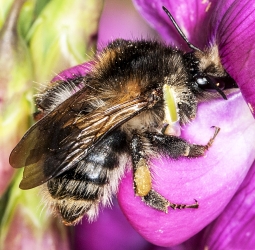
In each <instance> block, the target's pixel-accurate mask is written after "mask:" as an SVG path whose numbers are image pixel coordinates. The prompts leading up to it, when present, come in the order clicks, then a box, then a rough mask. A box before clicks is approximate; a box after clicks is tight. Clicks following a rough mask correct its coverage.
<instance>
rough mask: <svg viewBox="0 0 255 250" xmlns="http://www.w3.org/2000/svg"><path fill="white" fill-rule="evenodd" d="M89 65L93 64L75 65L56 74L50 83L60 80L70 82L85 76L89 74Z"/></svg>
mask: <svg viewBox="0 0 255 250" xmlns="http://www.w3.org/2000/svg"><path fill="white" fill-rule="evenodd" d="M91 64H93V62H86V63H83V64H79V65H76V66H74V67H71V68H69V69H66V70H63V71H62V72H60V73H59V74H57V75H56V76H55V77H54V78H53V79H52V80H51V82H55V81H60V80H63V81H66V80H71V79H74V78H77V77H81V76H85V75H86V74H87V73H88V72H89V70H90V67H91Z"/></svg>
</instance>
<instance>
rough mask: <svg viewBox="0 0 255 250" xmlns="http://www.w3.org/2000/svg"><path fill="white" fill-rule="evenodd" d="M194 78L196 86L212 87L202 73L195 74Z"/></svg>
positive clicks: (202, 87)
mask: <svg viewBox="0 0 255 250" xmlns="http://www.w3.org/2000/svg"><path fill="white" fill-rule="evenodd" d="M194 80H195V82H196V84H197V85H198V87H200V88H201V89H204V90H207V89H211V88H212V87H211V84H210V82H209V81H208V80H209V79H208V78H207V77H206V76H204V75H202V74H196V76H195V77H194Z"/></svg>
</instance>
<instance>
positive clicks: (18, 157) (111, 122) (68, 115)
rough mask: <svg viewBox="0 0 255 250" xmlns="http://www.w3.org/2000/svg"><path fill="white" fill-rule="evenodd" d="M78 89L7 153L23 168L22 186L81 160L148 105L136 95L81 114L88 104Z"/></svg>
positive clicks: (63, 170)
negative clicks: (124, 100)
mask: <svg viewBox="0 0 255 250" xmlns="http://www.w3.org/2000/svg"><path fill="white" fill-rule="evenodd" d="M85 97H86V96H85V93H84V92H82V91H79V92H77V93H76V94H75V95H74V96H73V97H71V98H69V99H67V100H66V101H64V102H63V103H62V104H60V105H59V106H58V107H56V108H55V109H54V110H53V111H52V112H50V113H49V114H47V115H46V116H45V117H44V118H42V119H41V120H39V121H38V122H37V123H36V124H34V125H33V126H32V127H31V128H30V129H29V130H28V131H27V133H26V134H25V135H24V136H23V138H22V139H21V141H20V142H19V143H18V145H17V146H16V147H15V148H14V149H13V151H12V153H11V155H10V164H11V165H12V166H13V167H14V168H21V167H25V169H24V173H23V179H22V181H21V183H20V188H21V189H30V188H33V187H36V186H39V185H41V184H43V183H45V182H46V181H48V180H49V179H51V178H53V177H56V176H58V175H60V174H61V173H63V172H65V171H67V170H68V169H70V168H72V167H73V166H74V165H75V164H77V163H78V162H79V161H81V160H82V159H83V158H84V157H85V156H86V154H87V153H88V152H89V150H91V149H92V148H93V147H94V146H95V145H96V143H97V142H98V141H99V140H101V139H102V138H103V137H104V136H105V135H106V134H108V133H109V132H110V131H112V130H113V129H114V128H116V127H117V126H120V125H121V124H122V123H124V122H125V121H127V120H129V119H131V118H132V117H134V116H135V115H137V114H138V113H139V112H141V111H142V110H143V109H145V108H146V107H147V106H148V102H146V101H144V100H142V99H141V98H135V99H133V100H130V101H126V102H124V103H120V104H118V103H116V100H115V104H114V103H110V104H107V105H108V106H104V107H103V108H99V109H97V110H93V111H91V112H87V113H86V114H83V113H82V111H84V110H85V108H86V106H87V105H88V103H86V101H84V98H85Z"/></svg>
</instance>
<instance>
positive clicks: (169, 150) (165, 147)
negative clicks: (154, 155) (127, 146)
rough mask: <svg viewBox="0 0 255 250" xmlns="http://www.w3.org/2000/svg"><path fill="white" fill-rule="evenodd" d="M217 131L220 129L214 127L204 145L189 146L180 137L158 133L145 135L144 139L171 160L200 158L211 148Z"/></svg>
mask: <svg viewBox="0 0 255 250" xmlns="http://www.w3.org/2000/svg"><path fill="white" fill-rule="evenodd" d="M219 131H220V128H218V127H215V132H214V135H213V137H212V138H211V139H210V140H209V141H208V143H207V144H206V145H198V144H191V143H188V142H187V141H185V140H184V139H182V138H180V137H176V136H171V135H162V134H158V133H146V138H147V139H149V141H150V143H151V144H152V145H153V147H154V148H156V150H157V151H159V152H160V153H162V154H164V155H167V156H169V157H171V158H174V159H178V158H179V157H200V156H203V155H204V154H205V151H207V150H208V149H209V148H210V147H211V146H212V144H213V142H214V140H215V138H216V136H217V135H218V133H219Z"/></svg>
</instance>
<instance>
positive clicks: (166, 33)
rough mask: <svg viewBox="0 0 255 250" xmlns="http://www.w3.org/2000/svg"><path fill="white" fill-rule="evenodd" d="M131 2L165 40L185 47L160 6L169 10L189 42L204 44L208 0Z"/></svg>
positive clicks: (198, 44)
mask: <svg viewBox="0 0 255 250" xmlns="http://www.w3.org/2000/svg"><path fill="white" fill-rule="evenodd" d="M133 2H134V4H135V6H136V8H137V10H138V11H139V12H140V14H141V15H142V16H143V17H144V18H145V20H147V22H148V23H150V24H151V26H152V27H153V28H154V29H155V30H156V31H158V33H159V34H160V35H161V36H162V38H163V40H164V41H165V42H167V43H174V44H175V45H178V44H182V46H183V48H186V49H187V46H186V44H185V42H184V41H183V39H182V38H181V36H180V35H179V34H178V33H177V31H176V29H175V28H174V26H173V25H172V23H171V21H170V20H169V18H168V17H167V15H166V14H165V12H164V11H163V10H162V6H165V7H166V8H167V9H168V10H169V11H170V13H171V14H172V15H173V17H174V18H175V20H176V21H177V23H178V25H179V26H180V27H181V29H182V31H183V32H184V33H185V35H186V36H187V37H188V39H189V40H190V42H192V43H194V45H196V46H198V47H201V48H203V47H204V45H205V44H206V41H207V37H206V36H205V31H206V30H207V24H208V21H209V20H208V13H207V8H209V7H210V5H211V2H210V1H198V0H191V1H185V0H178V1H171V0H152V1H147V0H133ZM178 47H180V46H178Z"/></svg>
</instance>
